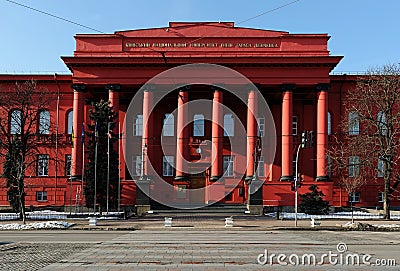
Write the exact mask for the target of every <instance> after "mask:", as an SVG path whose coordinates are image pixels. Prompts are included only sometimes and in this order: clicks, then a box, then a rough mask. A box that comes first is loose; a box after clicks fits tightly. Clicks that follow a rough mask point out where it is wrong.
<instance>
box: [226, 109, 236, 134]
mask: <svg viewBox="0 0 400 271" xmlns="http://www.w3.org/2000/svg"><path fill="white" fill-rule="evenodd" d="M234 135H235V117H234V116H233V115H232V114H225V115H224V136H234Z"/></svg>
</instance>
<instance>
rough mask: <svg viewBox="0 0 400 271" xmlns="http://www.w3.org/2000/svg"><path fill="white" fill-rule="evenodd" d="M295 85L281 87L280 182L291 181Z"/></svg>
mask: <svg viewBox="0 0 400 271" xmlns="http://www.w3.org/2000/svg"><path fill="white" fill-rule="evenodd" d="M294 88H295V85H283V86H282V175H281V181H290V180H292V179H293V167H292V163H293V135H292V128H293V127H292V126H293V123H292V122H293V93H292V91H293V90H294Z"/></svg>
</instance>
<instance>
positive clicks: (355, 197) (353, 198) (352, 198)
mask: <svg viewBox="0 0 400 271" xmlns="http://www.w3.org/2000/svg"><path fill="white" fill-rule="evenodd" d="M360 198H361V193H360V192H353V193H349V202H353V203H357V202H360Z"/></svg>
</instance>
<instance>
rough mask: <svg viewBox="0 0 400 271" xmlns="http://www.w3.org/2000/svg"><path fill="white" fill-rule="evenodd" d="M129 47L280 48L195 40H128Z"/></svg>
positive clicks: (268, 45)
mask: <svg viewBox="0 0 400 271" xmlns="http://www.w3.org/2000/svg"><path fill="white" fill-rule="evenodd" d="M125 47H127V48H148V47H155V48H187V47H191V48H279V44H278V43H229V42H228V43H227V42H224V43H218V42H195V43H172V42H154V43H149V42H127V43H126V44H125Z"/></svg>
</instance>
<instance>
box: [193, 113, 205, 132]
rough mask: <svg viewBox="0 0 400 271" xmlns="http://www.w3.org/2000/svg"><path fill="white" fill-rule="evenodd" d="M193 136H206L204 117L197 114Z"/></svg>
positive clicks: (194, 118)
mask: <svg viewBox="0 0 400 271" xmlns="http://www.w3.org/2000/svg"><path fill="white" fill-rule="evenodd" d="M193 136H204V116H203V115H202V114H196V115H194V117H193Z"/></svg>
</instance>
